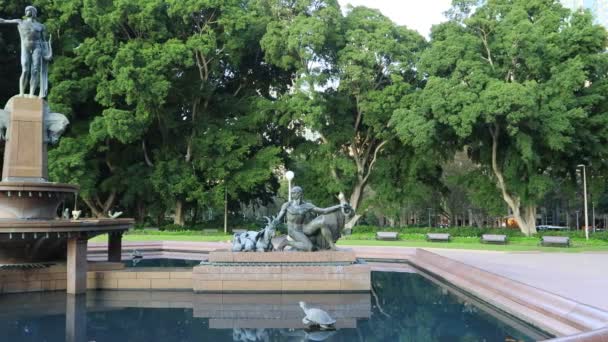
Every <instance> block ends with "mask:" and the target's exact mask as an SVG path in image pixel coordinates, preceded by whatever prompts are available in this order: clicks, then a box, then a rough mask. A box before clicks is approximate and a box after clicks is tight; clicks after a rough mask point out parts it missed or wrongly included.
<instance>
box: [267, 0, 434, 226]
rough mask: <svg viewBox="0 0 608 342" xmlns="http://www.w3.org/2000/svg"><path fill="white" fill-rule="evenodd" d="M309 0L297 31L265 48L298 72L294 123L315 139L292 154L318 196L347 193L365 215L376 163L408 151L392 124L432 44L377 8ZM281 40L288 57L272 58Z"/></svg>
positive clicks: (279, 35)
mask: <svg viewBox="0 0 608 342" xmlns="http://www.w3.org/2000/svg"><path fill="white" fill-rule="evenodd" d="M301 2H305V1H299V2H298V3H301ZM308 2H310V4H309V5H308V6H306V7H305V8H306V9H307V10H304V11H300V12H299V14H297V15H295V16H294V17H295V21H296V22H297V25H295V24H294V26H293V27H292V28H294V30H296V32H291V31H287V32H282V31H281V32H279V31H276V32H275V31H269V32H268V33H267V35H266V37H265V39H266V40H265V41H266V42H267V44H265V45H263V46H264V48H265V49H266V55H267V59H269V60H270V61H271V62H273V63H274V64H277V65H281V66H283V67H284V68H286V67H288V66H290V67H291V68H292V70H294V75H295V77H294V79H296V82H295V86H294V90H295V91H294V92H293V93H291V94H289V96H288V98H289V101H291V103H293V104H295V105H294V106H291V107H290V109H291V110H292V115H293V116H292V123H296V125H300V126H296V127H304V128H305V130H304V131H303V133H301V134H302V135H304V136H306V137H307V138H308V142H307V143H305V144H302V145H300V146H299V148H297V149H296V150H295V151H294V153H293V157H294V158H295V159H301V160H302V162H301V164H304V165H305V166H306V167H305V170H306V172H311V173H312V174H313V175H314V177H316V178H317V179H318V181H317V185H318V187H317V191H319V189H321V190H322V191H324V192H325V193H326V194H327V193H332V192H333V193H338V192H344V193H345V194H346V196H347V198H349V200H350V201H349V202H350V204H351V205H352V206H353V208H354V209H355V210H359V209H361V204H362V203H363V197H364V196H363V195H364V192H365V190H366V189H367V187H368V185H369V184H370V181H371V179H372V175H373V170H374V168H375V166H376V164H377V163H379V160H380V159H382V158H385V157H387V156H390V155H395V156H396V155H397V154H396V153H398V152H399V151H400V150H401V149H402V145H401V143H400V142H399V141H398V140H397V139H394V132H392V130H391V128H390V127H389V125H388V122H389V120H390V117H391V114H392V112H393V111H394V110H395V109H396V108H397V107H398V106H399V103H400V101H401V99H402V97H403V96H404V95H406V94H408V93H410V92H412V91H413V90H414V89H415V88H416V87H417V83H418V82H419V79H418V73H417V72H416V69H415V67H414V66H415V62H416V58H417V53H418V52H420V51H421V49H422V48H423V47H424V45H425V42H424V39H423V38H422V37H421V36H420V35H419V34H418V33H416V32H415V31H412V30H409V29H407V28H405V27H402V26H398V25H396V24H395V23H393V22H392V21H391V20H390V19H388V18H386V17H385V16H383V15H382V14H381V13H380V12H379V11H377V10H373V9H369V8H365V7H357V8H350V9H348V13H347V15H346V16H345V17H341V14H340V11H339V10H338V8H337V5H336V3H335V1H324V2H320V1H313V2H311V1H308ZM313 4H314V6H312V5H313ZM309 8H314V9H315V11H314V12H312V13H310V12H309V10H308V9H309ZM303 32H304V33H306V32H307V33H308V34H302V33H303ZM315 33H318V35H317V34H315ZM279 41H285V42H286V43H285V44H287V47H288V48H289V47H293V48H292V49H287V52H288V53H287V54H286V56H287V57H289V58H287V57H283V58H277V56H276V55H275V54H273V51H274V50H273V49H272V48H274V47H275V45H276V44H272V45H271V44H269V43H268V42H279ZM404 155H405V154H402V155H401V156H402V157H403V156H404ZM404 164H405V165H404V166H406V167H407V163H404ZM361 214H362V213H361V212H358V213H357V215H355V216H354V217H353V219H352V220H351V221H350V222H349V223H347V226H348V227H352V225H353V224H354V223H356V222H357V220H358V219H359V218H360V216H361Z"/></svg>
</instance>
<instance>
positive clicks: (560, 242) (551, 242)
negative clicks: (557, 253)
mask: <svg viewBox="0 0 608 342" xmlns="http://www.w3.org/2000/svg"><path fill="white" fill-rule="evenodd" d="M540 244H541V245H542V246H566V247H570V238H569V237H567V236H543V237H541V238H540Z"/></svg>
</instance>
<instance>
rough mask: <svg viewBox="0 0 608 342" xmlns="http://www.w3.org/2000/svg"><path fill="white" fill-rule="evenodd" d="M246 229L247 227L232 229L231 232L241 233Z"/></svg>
mask: <svg viewBox="0 0 608 342" xmlns="http://www.w3.org/2000/svg"><path fill="white" fill-rule="evenodd" d="M246 231H247V229H233V230H232V233H233V234H241V233H244V232H246Z"/></svg>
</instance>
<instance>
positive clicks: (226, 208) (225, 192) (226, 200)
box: [224, 185, 228, 234]
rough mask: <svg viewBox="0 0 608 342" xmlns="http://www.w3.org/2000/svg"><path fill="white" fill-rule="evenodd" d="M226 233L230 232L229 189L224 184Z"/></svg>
mask: <svg viewBox="0 0 608 342" xmlns="http://www.w3.org/2000/svg"><path fill="white" fill-rule="evenodd" d="M224 234H228V191H227V190H226V185H224Z"/></svg>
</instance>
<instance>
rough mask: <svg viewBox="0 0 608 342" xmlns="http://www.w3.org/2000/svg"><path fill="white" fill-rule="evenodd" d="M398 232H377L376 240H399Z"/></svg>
mask: <svg viewBox="0 0 608 342" xmlns="http://www.w3.org/2000/svg"><path fill="white" fill-rule="evenodd" d="M398 234H399V233H397V232H376V240H397V235H398Z"/></svg>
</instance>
